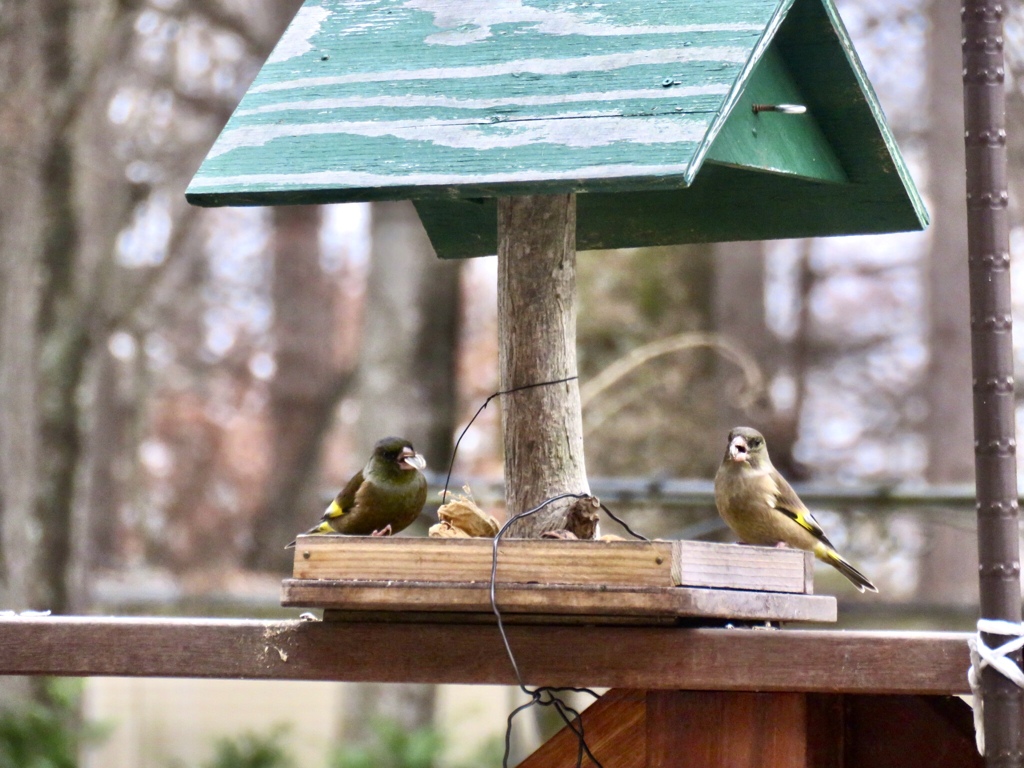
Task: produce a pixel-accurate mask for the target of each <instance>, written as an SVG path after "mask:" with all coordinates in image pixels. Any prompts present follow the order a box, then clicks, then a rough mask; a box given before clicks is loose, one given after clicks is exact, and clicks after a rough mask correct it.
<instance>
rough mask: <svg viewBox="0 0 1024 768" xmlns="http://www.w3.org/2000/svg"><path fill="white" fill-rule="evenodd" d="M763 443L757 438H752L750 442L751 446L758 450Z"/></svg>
mask: <svg viewBox="0 0 1024 768" xmlns="http://www.w3.org/2000/svg"><path fill="white" fill-rule="evenodd" d="M761 443H762V440H761V438H759V437H755V438H752V439H751V440H750V445H751V447H753V448H757V446H759V445H760V444H761Z"/></svg>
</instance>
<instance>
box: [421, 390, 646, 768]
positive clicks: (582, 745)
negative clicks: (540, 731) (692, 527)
mask: <svg viewBox="0 0 1024 768" xmlns="http://www.w3.org/2000/svg"><path fill="white" fill-rule="evenodd" d="M578 378H579V376H567V377H565V378H563V379H555V380H553V381H540V382H537V383H535V384H524V385H523V386H520V387H512V388H511V389H506V390H502V391H499V392H495V393H494V394H492V395H491V396H490V397H488V398H487V399H486V400H484V402H483V405H481V406H480V407H479V408H477V410H476V413H474V414H473V418H471V419H470V420H469V423H468V424H466V426H465V427H464V428H463V430H462V432H460V433H459V437H458V439H456V441H455V446H454V447H453V448H452V460H451V462H449V464H448V474H447V475H446V476H445V479H444V492H443V494H442V496H441V501H442V503H444V502H446V501H447V500H448V485H449V483H450V481H451V477H452V468H453V467H454V466H455V456H456V454H457V453H458V452H459V444H460V443H461V442H462V438H463V437H465V435H466V432H468V431H469V428H470V427H471V426H473V422H474V421H476V419H477V416H479V415H480V414H481V413H483V410H484V409H485V408H486V407H487V406H488V405H489V404H490V402H491V400H493V399H494V398H496V397H499V396H501V395H508V394H511V393H513V392H519V391H520V390H523V389H533V388H535V387H546V386H551V385H554V384H564V383H565V382H568V381H575V380H576V379H578ZM568 498H574V499H587V498H593V497H592V496H591V495H590V494H589V493H562V494H559V495H558V496H553V497H551V498H550V499H546V500H545V501H543V502H541V503H540V504H538V505H537V506H536V507H534V508H533V509H528V510H526V511H525V512H520V513H519V514H516V515H513V516H512V517H510V518H509V519H508V520H506V521H505V523H504V524H503V525H502V526H501V528H499V529H498V532H497V533H496V534H495V535H494V545H493V548H492V550H491V584H490V598H491V612H492V613H493V614H494V618H495V619H496V621H497V623H498V634H500V635H501V642H502V645H504V646H505V653H506V654H507V655H508V660H509V663H510V664H511V665H512V671H513V672H514V673H515V676H516V682H517V683H518V684H519V689H520V690H521V691H522V692H523V693H525V694H526V695H527V696H529V697H530V700H529V701H527V702H526V703H525V704H521V705H519V706H518V707H516V708H515V709H513V710H512V711H511V712H510V713H509V716H508V721H507V723H506V727H505V752H504V754H503V755H502V758H501V765H502V768H508V758H509V753H510V752H511V751H512V721H513V720H514V719H515V716H516V715H518V714H519V713H520V712H522V711H523V710H524V709H529V708H530V707H532V706H534V705H535V704H536V705H538V706H542V707H553V708H554V710H555V712H557V713H558V715H559V717H561V718H562V721H563V722H564V723H565V725H566V727H568V728H569V730H571V731H572V732H573V733H574V734H576V738H577V739H578V740H579V747H578V750H577V753H576V768H582V766H583V755H586V756H587V757H589V758H590V760H591V761H592V762H593V763H594V765H595V766H596V767H597V768H603V766H602V765H601V762H600V761H599V760H598V759H597V758H596V757H594V753H593V752H591V751H590V747H589V746H587V741H586V737H585V735H584V730H583V720H582V719H581V718H580V713H579V712H578V711H577V710H575V709H573V708H572V707H571V706H569V705H568V704H567V703H566V702H565V701H564V700H562V698H561V694H564V693H566V692H573V693H586V694H589V695H590V696H593V697H594V698H595V699H597V698H599V694H598V693H597V691H594V690H591V689H590V688H574V687H571V686H563V687H557V686H549V685H541V686H538V687H536V688H533V689H531V688H529V687H528V686H527V685H526V683H524V682H523V676H522V673H520V671H519V664H518V663H517V662H516V657H515V654H514V653H512V646H511V645H510V644H509V641H508V634H507V633H506V632H505V622H504V621H503V620H502V618H501V611H500V610H499V608H498V600H497V580H498V543H499V542H500V541H501V537H502V536H503V535H504V533H505V532H506V531H507V530H508V529H509V527H510V526H511V525H512V523H514V522H516V521H517V520H521V519H522V518H524V517H529V516H530V515H533V514H536V513H537V512H539V511H540V510H542V509H544V507H546V506H547V505H548V504H552V503H554V502H556V501H560V500H562V499H568ZM598 503H599V504H600V505H601V509H603V510H604V512H605V514H606V515H608V517H610V518H611V519H612V520H614V521H615V522H616V523H618V524H619V525H621V526H622V527H623V529H625V531H626V532H627V533H628V534H629V535H630V536H633V537H634V538H637V539H641V540H643V541H650V539H648V538H647V537H646V536H643V535H641V534H639V533H637V532H636V531H634V530H633V529H632V528H630V527H629V525H628V524H627V523H626V521H625V520H623V519H622V518H620V517H618V516H617V515H616V514H615V513H614V512H612V511H611V510H610V509H608V507H607V506H605V505H604V503H602V502H600V501H599V502H598Z"/></svg>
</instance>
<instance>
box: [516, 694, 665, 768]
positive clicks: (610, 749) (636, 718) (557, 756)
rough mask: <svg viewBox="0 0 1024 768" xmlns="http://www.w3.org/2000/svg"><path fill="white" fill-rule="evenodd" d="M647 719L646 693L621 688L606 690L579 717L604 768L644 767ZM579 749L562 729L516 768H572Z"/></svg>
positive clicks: (568, 732) (566, 728) (570, 736)
mask: <svg viewBox="0 0 1024 768" xmlns="http://www.w3.org/2000/svg"><path fill="white" fill-rule="evenodd" d="M646 719H647V692H646V691H637V690H630V689H623V688H613V689H612V690H610V691H608V692H607V693H605V694H604V695H603V696H602V697H601V698H599V699H598V700H597V701H595V702H594V703H593V704H591V705H590V706H589V707H587V708H586V709H585V710H584V711H583V713H582V715H581V720H582V721H583V729H584V733H585V734H586V739H587V746H588V747H589V748H590V751H591V752H592V753H593V755H594V757H596V758H597V759H598V760H600V761H601V765H603V766H604V768H645V766H646V765H647V729H646V727H645V724H646ZM578 749H579V739H578V738H577V737H576V734H575V733H573V732H571V731H570V730H569V728H568V727H564V728H562V729H561V730H560V731H558V733H556V734H555V735H554V736H553V737H551V738H550V739H548V740H547V741H546V742H544V743H543V744H541V745H540V748H539V749H537V750H536V751H535V752H534V753H533V754H531V755H530V756H529V757H527V758H526V759H525V760H523V761H522V762H521V763H519V768H574V767H575V766H576V757H577V751H578ZM585 764H586V763H585Z"/></svg>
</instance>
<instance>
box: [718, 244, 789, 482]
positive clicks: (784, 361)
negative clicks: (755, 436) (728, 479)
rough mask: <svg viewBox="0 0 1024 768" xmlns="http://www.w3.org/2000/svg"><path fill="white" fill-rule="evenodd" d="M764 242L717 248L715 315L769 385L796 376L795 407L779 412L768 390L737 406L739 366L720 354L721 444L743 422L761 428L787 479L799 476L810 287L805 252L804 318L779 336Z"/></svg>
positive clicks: (719, 323) (733, 341)
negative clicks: (768, 302)
mask: <svg viewBox="0 0 1024 768" xmlns="http://www.w3.org/2000/svg"><path fill="white" fill-rule="evenodd" d="M765 256H766V254H765V246H764V243H762V242H754V241H751V242H736V243H719V244H717V245H716V246H715V272H714V315H715V328H716V330H717V331H718V332H719V333H721V334H722V335H723V336H725V337H726V338H728V339H729V340H730V341H731V342H732V343H734V344H737V345H739V346H740V347H741V348H742V349H744V350H745V351H746V352H747V353H748V354H749V355H750V356H751V357H753V359H754V360H755V361H756V362H757V365H758V366H759V367H760V369H761V373H762V374H763V377H764V383H765V386H766V387H769V388H770V387H771V384H772V381H773V380H774V379H775V378H776V377H777V376H779V375H787V376H789V377H791V378H792V380H793V388H794V396H793V402H792V404H791V405H790V407H788V408H786V409H784V410H777V409H776V404H775V403H773V402H772V400H771V398H770V397H769V395H768V392H767V391H765V392H763V393H761V396H760V397H758V398H757V400H756V401H755V402H754V403H753V405H752V406H751V407H749V408H739V407H737V405H736V404H735V393H736V391H737V382H738V381H739V378H740V376H739V373H738V371H737V370H736V366H735V365H734V364H732V363H730V362H728V361H726V360H723V359H722V358H721V357H719V358H717V360H718V361H719V364H718V366H717V368H718V375H717V378H718V381H719V386H718V388H717V391H718V392H719V397H718V402H719V408H718V412H719V428H718V430H716V435H718V436H719V437H720V442H719V444H718V447H719V448H720V449H722V450H724V448H725V438H726V435H727V434H728V431H729V430H730V429H732V428H733V427H735V426H738V425H739V424H741V423H743V424H749V425H750V426H752V427H755V428H756V429H759V430H761V431H762V432H763V433H764V435H765V437H766V438H767V440H768V444H769V445H770V446H771V453H772V460H773V462H774V463H775V465H776V466H777V467H779V468H780V469H781V471H782V472H783V474H785V475H786V476H787V477H790V478H793V477H794V476H795V475H797V474H799V468H797V467H796V466H795V463H794V462H793V460H792V455H793V444H794V443H795V442H796V439H797V433H798V429H799V424H800V409H801V405H802V392H803V379H804V376H805V375H806V371H805V367H806V366H805V362H806V361H805V357H806V355H805V353H804V345H805V336H806V333H805V331H806V329H805V327H804V326H805V323H806V319H807V318H806V312H804V311H803V308H804V307H806V306H807V301H806V299H807V294H806V291H807V290H808V289H809V284H807V285H805V284H804V282H805V280H804V276H805V273H806V254H804V256H803V265H804V266H803V268H802V271H801V286H800V291H799V295H798V300H799V301H800V302H801V312H800V318H801V322H800V323H799V327H798V329H797V332H796V334H795V336H794V338H793V339H791V340H788V341H787V340H782V339H779V338H778V337H777V336H776V335H775V334H774V333H772V331H771V330H770V329H769V328H768V323H767V314H766V312H767V309H766V306H765V298H764V297H765V281H766V271H765Z"/></svg>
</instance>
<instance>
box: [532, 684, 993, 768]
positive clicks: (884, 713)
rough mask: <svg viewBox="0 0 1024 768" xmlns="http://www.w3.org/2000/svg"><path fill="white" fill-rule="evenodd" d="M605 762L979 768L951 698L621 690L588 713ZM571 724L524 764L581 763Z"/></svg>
mask: <svg viewBox="0 0 1024 768" xmlns="http://www.w3.org/2000/svg"><path fill="white" fill-rule="evenodd" d="M582 720H583V727H584V732H585V733H586V734H588V735H590V734H592V736H588V739H587V745H588V747H589V748H590V750H591V752H592V753H593V754H594V756H595V757H596V758H597V759H598V760H600V761H601V763H602V765H603V766H604V768H675V766H679V765H686V766H693V768H763V767H767V766H771V768H976V767H979V768H980V766H981V765H983V761H982V758H981V757H980V756H979V755H978V753H977V751H976V750H975V748H974V734H973V724H972V720H971V713H970V709H969V708H968V707H967V705H966V704H965V703H964V702H963V701H961V700H959V699H955V698H951V697H948V696H919V695H898V696H894V695H890V696H879V695H865V694H859V695H856V694H820V693H819V694H815V693H756V692H736V691H682V690H680V691H649V690H648V691H643V690H633V689H613V690H611V691H609V692H608V693H606V694H605V695H604V696H602V697H601V698H600V699H598V701H597V702H596V703H594V704H593V705H592V706H591V707H590V708H589V709H587V710H586V711H585V712H584V713H583V716H582ZM577 749H578V740H577V738H576V736H575V734H573V733H571V732H570V731H569V730H568V729H563V730H562V731H560V732H559V733H557V734H556V735H555V736H554V738H552V739H551V740H549V741H548V742H546V743H545V744H543V745H542V746H541V747H540V749H538V750H537V751H536V752H534V753H533V754H532V755H530V756H529V757H528V758H526V760H524V761H523V762H522V763H520V764H519V768H572V766H575V765H576V754H577Z"/></svg>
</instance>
